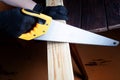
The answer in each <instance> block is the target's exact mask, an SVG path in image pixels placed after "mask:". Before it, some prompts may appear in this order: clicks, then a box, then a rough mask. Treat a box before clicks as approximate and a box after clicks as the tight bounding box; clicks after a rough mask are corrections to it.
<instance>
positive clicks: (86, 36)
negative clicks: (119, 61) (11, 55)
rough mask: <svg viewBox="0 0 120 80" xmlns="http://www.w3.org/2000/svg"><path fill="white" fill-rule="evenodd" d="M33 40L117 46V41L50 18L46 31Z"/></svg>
mask: <svg viewBox="0 0 120 80" xmlns="http://www.w3.org/2000/svg"><path fill="white" fill-rule="evenodd" d="M35 40H43V41H57V42H68V43H77V44H90V45H103V46H117V45H118V44H119V42H118V41H116V40H113V39H110V38H107V37H104V36H101V35H98V34H95V33H92V32H89V31H86V30H83V29H80V28H76V27H73V26H70V25H67V24H64V23H61V22H58V21H55V20H52V22H51V25H50V27H49V30H48V32H47V33H46V34H45V35H43V36H40V37H38V38H36V39H35Z"/></svg>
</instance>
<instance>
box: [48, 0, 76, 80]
mask: <svg viewBox="0 0 120 80" xmlns="http://www.w3.org/2000/svg"><path fill="white" fill-rule="evenodd" d="M46 5H47V6H57V5H63V1H62V0H46ZM47 54H48V77H49V80H74V77H73V69H72V62H71V55H70V48H69V43H56V42H47Z"/></svg>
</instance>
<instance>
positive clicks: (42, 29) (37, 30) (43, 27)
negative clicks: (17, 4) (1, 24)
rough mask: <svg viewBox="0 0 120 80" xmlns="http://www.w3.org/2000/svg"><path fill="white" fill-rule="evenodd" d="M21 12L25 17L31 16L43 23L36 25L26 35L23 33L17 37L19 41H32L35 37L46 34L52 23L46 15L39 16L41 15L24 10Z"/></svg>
mask: <svg viewBox="0 0 120 80" xmlns="http://www.w3.org/2000/svg"><path fill="white" fill-rule="evenodd" d="M22 12H23V13H24V14H27V15H30V16H33V17H37V18H38V19H42V20H44V21H45V23H44V24H41V23H36V26H34V27H33V29H32V30H30V31H29V32H27V33H23V34H22V35H20V36H19V38H20V39H24V40H32V39H34V38H36V37H39V36H41V35H44V34H46V32H47V31H48V28H49V26H50V23H51V21H52V18H51V17H49V16H47V15H44V14H41V13H40V14H37V13H33V12H29V11H27V10H25V9H22Z"/></svg>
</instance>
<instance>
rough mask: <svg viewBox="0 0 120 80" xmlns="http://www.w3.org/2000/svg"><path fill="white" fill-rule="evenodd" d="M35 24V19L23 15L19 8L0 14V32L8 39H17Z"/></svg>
mask: <svg viewBox="0 0 120 80" xmlns="http://www.w3.org/2000/svg"><path fill="white" fill-rule="evenodd" d="M35 23H36V18H34V17H32V16H29V15H25V14H23V13H22V12H21V8H14V9H11V10H7V11H3V12H0V32H2V33H5V34H7V36H10V37H16V38H18V37H19V36H20V35H21V34H22V33H24V32H26V31H28V30H29V29H30V28H32V27H33V26H34V25H35Z"/></svg>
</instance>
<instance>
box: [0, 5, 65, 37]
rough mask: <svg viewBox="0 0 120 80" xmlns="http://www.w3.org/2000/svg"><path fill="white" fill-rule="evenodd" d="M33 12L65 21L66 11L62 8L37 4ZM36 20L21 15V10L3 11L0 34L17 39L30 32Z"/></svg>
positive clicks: (1, 13)
mask: <svg viewBox="0 0 120 80" xmlns="http://www.w3.org/2000/svg"><path fill="white" fill-rule="evenodd" d="M33 11H36V12H39V13H40V12H42V13H44V14H47V15H49V16H51V17H52V18H53V19H64V20H66V19H67V16H66V15H67V10H66V9H65V7H63V6H57V7H46V8H44V7H43V6H41V5H38V4H37V5H36V6H35V7H34V9H33ZM36 20H37V19H36V18H35V17H32V16H29V15H25V14H23V13H22V12H21V8H14V9H11V10H8V11H3V12H0V32H2V33H5V34H7V35H8V36H10V37H16V38H18V37H19V36H20V35H21V34H22V33H25V32H26V31H28V30H30V29H31V28H32V27H33V26H34V25H35V24H36Z"/></svg>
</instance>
